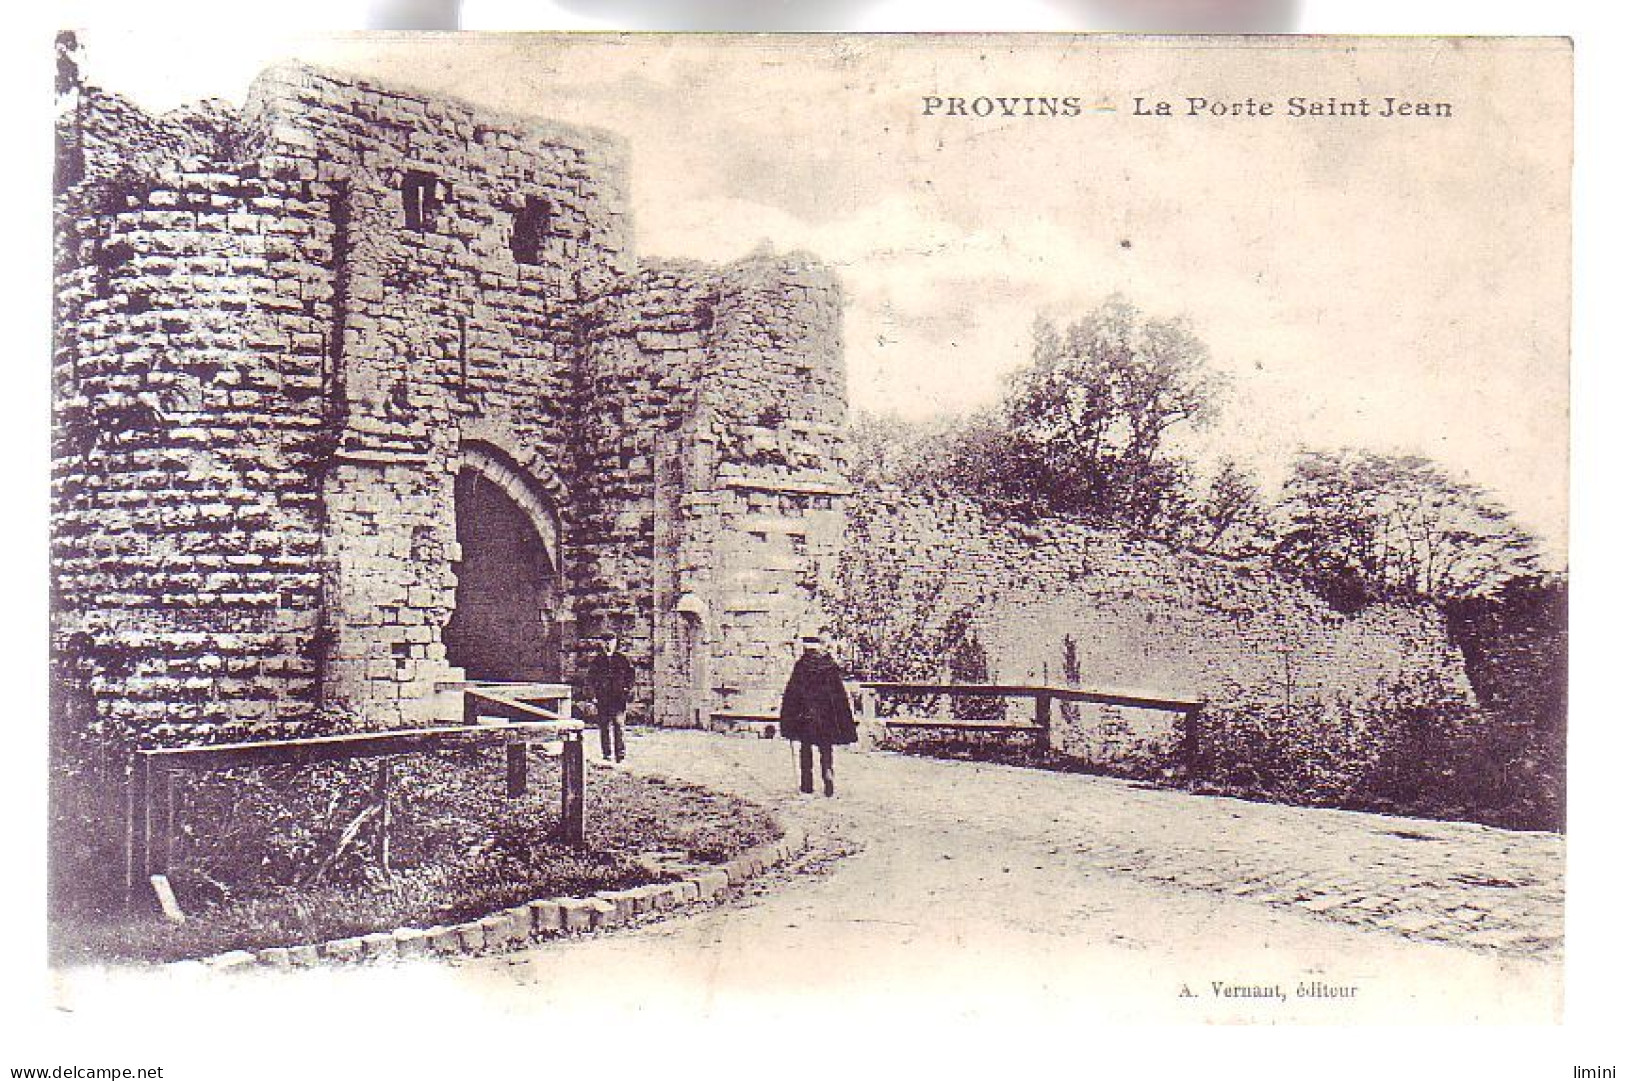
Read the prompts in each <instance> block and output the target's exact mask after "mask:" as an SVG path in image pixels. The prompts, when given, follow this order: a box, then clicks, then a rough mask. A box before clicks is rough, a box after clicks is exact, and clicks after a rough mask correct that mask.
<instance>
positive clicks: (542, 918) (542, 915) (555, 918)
mask: <svg viewBox="0 0 1625 1081" xmlns="http://www.w3.org/2000/svg"><path fill="white" fill-rule="evenodd" d="M525 907H527V908H529V909H530V917H531V926H532V927H534V928H535V930H536V932H537V933H538V934H548V933H551V932H554V931H562V930H563V929H564V911H563V910H562V909H561V908H560V907H559V903H558V902H557V901H554V900H543V901H532V902H531V903H530V904H529V905H527V906H525Z"/></svg>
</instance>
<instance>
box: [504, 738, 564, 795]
mask: <svg viewBox="0 0 1625 1081" xmlns="http://www.w3.org/2000/svg"><path fill="white" fill-rule="evenodd" d="M568 742H569V741H568V740H567V741H566V743H568ZM529 750H530V744H528V743H526V742H525V741H524V740H522V739H512V740H509V741H508V746H507V755H508V798H509V799H518V798H519V797H520V796H523V795H524V794H525V759H526V757H527V754H526V752H527V751H529Z"/></svg>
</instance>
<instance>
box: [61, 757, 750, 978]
mask: <svg viewBox="0 0 1625 1081" xmlns="http://www.w3.org/2000/svg"><path fill="white" fill-rule="evenodd" d="M392 762H393V764H394V765H393V769H394V781H393V785H392V791H393V793H394V795H393V797H392V799H391V801H390V808H389V814H390V826H389V830H388V838H389V840H388V847H387V853H386V852H385V851H384V850H382V849H381V848H380V845H379V837H380V834H379V832H378V829H377V824H378V812H377V810H376V807H377V804H376V803H375V802H374V801H373V799H372V795H371V793H372V783H373V775H374V774H373V770H374V769H375V768H376V767H375V763H371V762H368V763H364V764H354V763H350V764H328V765H322V766H313V767H304V768H299V769H295V768H293V767H275V768H266V769H259V770H240V771H232V772H230V773H224V774H217V775H212V776H209V777H196V778H188V779H187V780H186V782H185V785H186V787H185V789H184V790H183V793H182V812H181V815H180V818H179V832H180V836H179V838H178V845H177V849H176V852H175V855H174V857H173V859H172V861H171V870H170V874H169V880H170V882H171V884H172V885H173V887H174V889H175V892H176V895H177V898H178V900H179V902H180V905H181V908H182V910H183V911H184V912H185V913H186V921H185V922H184V923H181V924H173V923H170V922H167V921H166V920H164V919H163V918H162V917H161V916H159V915H157V914H156V913H153V912H151V911H148V910H147V908H146V907H145V906H143V908H142V910H141V911H140V912H139V913H138V914H136V915H134V916H128V915H126V914H125V913H124V912H123V911H122V907H121V904H120V901H121V892H120V891H121V889H122V880H121V871H122V861H121V853H119V852H118V851H116V844H113V843H110V839H109V837H108V836H107V831H106V830H103V829H99V828H98V823H97V822H95V821H93V820H80V821H77V822H58V823H57V827H58V829H59V831H61V832H60V833H59V836H61V834H67V835H69V841H68V843H63V844H60V845H59V846H58V849H57V850H58V852H60V853H64V854H70V855H67V856H65V858H70V859H71V858H72V856H71V854H72V853H75V852H79V853H81V854H82V856H89V855H91V854H92V853H97V852H99V853H100V859H99V861H94V862H81V863H80V865H79V866H78V867H77V868H75V870H76V872H77V875H76V877H75V880H74V882H73V887H74V888H72V889H67V890H62V891H59V892H58V893H57V895H56V896H55V897H54V898H53V912H52V935H51V953H52V957H53V960H55V961H56V962H57V963H63V964H74V963H105V962H145V961H167V960H177V959H181V958H187V957H198V956H206V955H210V954H215V953H220V952H223V951H226V950H233V949H253V948H263V947H268V946H292V945H300V944H305V943H313V942H321V941H325V940H329V939H335V938H344V937H349V936H354V935H363V934H368V933H371V932H374V931H389V930H393V929H394V928H397V927H407V926H416V927H429V926H434V925H443V924H450V923H456V922H460V921H463V920H467V919H472V918H477V917H479V916H483V915H486V914H488V913H491V912H495V911H498V910H500V909H502V908H506V907H510V906H513V905H516V904H522V903H524V902H527V901H531V900H535V899H537V898H543V897H557V896H586V895H590V894H591V893H592V892H593V891H595V890H601V889H619V888H624V887H628V886H634V885H640V884H643V883H648V882H655V881H661V880H663V879H665V878H669V877H672V875H671V874H669V873H666V872H662V871H660V870H658V869H657V866H655V865H646V862H640V861H639V859H638V858H639V857H640V856H647V855H648V854H651V853H661V854H663V855H664V856H665V857H666V858H669V859H672V860H676V861H679V862H684V863H700V864H714V863H721V862H725V861H727V860H729V859H732V858H733V857H734V856H736V855H738V854H739V853H740V852H742V851H744V850H745V849H747V848H749V847H751V846H753V845H755V844H759V843H761V842H763V841H768V840H772V839H774V838H776V837H777V836H779V835H780V833H781V830H780V828H779V826H778V823H777V822H776V821H775V820H774V818H773V817H772V815H771V814H769V813H768V812H767V811H765V810H763V809H761V808H759V807H756V806H754V805H752V804H750V803H747V802H745V801H744V800H741V799H738V798H736V797H733V796H727V795H722V794H718V793H715V792H711V791H708V790H705V789H701V788H698V787H695V786H692V785H686V784H679V783H675V782H665V781H661V780H659V779H656V778H643V777H636V776H633V775H630V774H627V773H625V772H621V771H610V770H592V771H590V772H589V774H588V777H587V790H586V791H587V803H586V818H587V834H588V836H587V845H586V847H585V848H583V849H574V848H571V847H568V846H566V845H564V844H562V843H559V842H556V841H554V840H553V839H552V837H553V831H554V827H555V825H556V822H557V815H558V798H559V789H558V785H559V776H558V765H557V762H556V761H551V762H548V763H545V764H542V765H540V766H533V768H532V770H531V782H532V783H531V787H530V789H529V791H528V793H527V794H526V795H525V796H523V797H521V798H518V799H508V798H507V797H506V795H505V793H504V790H503V785H504V771H503V761H502V754H501V751H500V750H499V749H489V750H487V749H481V750H470V751H461V752H455V753H450V752H448V753H445V754H435V755H422V756H414V757H403V758H400V759H394V760H392ZM113 821H114V822H116V821H117V819H116V818H115V819H113ZM92 883H94V884H95V886H96V887H97V888H95V889H88V888H86V886H87V885H90V884H92ZM144 900H146V899H144Z"/></svg>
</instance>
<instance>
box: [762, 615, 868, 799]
mask: <svg viewBox="0 0 1625 1081" xmlns="http://www.w3.org/2000/svg"><path fill="white" fill-rule="evenodd" d="M779 732H780V733H781V734H782V735H783V736H784V738H785V739H790V740H800V741H801V790H802V791H803V792H811V791H812V790H813V774H812V768H813V748H814V747H817V748H818V764H819V767H820V771H821V772H822V774H823V779H824V795H826V796H833V795H834V794H835V761H834V747H835V744H837V743H856V742H857V741H858V726H857V723H856V722H854V721H853V719H852V702H851V700H850V699H849V698H848V697H847V693H846V685H845V684H844V683H843V682H842V677H841V669H840V666H839V665H837V664H836V663H835V661H834V660H832V659H831V658H830V655H829V654H828V653H826V652H824V636H823V634H822V633H821V632H819V631H808V632H806V633H804V634H802V636H801V656H800V657H799V658H798V659H797V660H796V666H795V669H794V670H793V671H791V673H790V682H789V683H788V684H787V685H786V686H785V688H784V702H783V704H782V705H780V707H779Z"/></svg>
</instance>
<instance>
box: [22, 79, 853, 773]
mask: <svg viewBox="0 0 1625 1081" xmlns="http://www.w3.org/2000/svg"><path fill="white" fill-rule="evenodd" d="M60 141H61V146H60V154H59V170H58V171H59V177H58V188H59V194H58V199H57V238H58V241H57V268H56V289H57V325H58V335H57V342H56V349H55V357H54V364H55V394H56V401H55V407H56V418H57V424H56V427H55V431H54V434H53V463H54V469H53V479H52V483H53V521H54V530H53V543H52V587H53V594H54V596H53V608H54V622H53V647H54V654H55V657H56V661H57V666H58V668H59V670H60V672H61V673H66V676H67V678H70V679H71V680H73V681H74V682H75V685H76V686H77V687H79V688H81V689H82V693H83V697H84V700H85V702H86V703H87V705H86V706H85V707H84V709H85V711H86V715H87V720H86V722H85V723H86V724H87V725H88V726H89V727H91V728H92V729H94V731H95V732H96V733H97V734H99V735H101V736H103V737H106V738H109V739H114V740H119V741H139V742H143V743H155V742H182V741H195V740H209V739H222V738H249V737H252V736H255V735H276V734H286V733H292V732H295V731H306V730H309V729H310V728H311V727H313V726H314V727H317V728H320V727H394V726H398V725H403V724H414V723H421V722H424V721H427V720H430V719H432V718H434V717H435V716H437V715H446V713H447V710H448V703H447V700H446V699H447V694H448V692H449V691H450V690H452V689H454V688H455V685H456V684H457V683H458V682H459V681H460V680H463V679H465V678H481V679H523V680H534V679H548V680H557V679H568V678H569V677H571V676H572V675H573V674H574V673H575V672H576V670H577V663H578V662H577V657H576V642H577V640H578V639H579V638H580V637H581V636H582V635H583V634H589V633H593V632H596V631H598V630H601V629H614V630H616V631H618V632H619V633H620V635H621V637H622V639H623V641H624V642H625V643H626V649H627V652H628V653H629V655H630V656H631V657H632V659H633V661H634V664H635V667H636V668H637V671H638V686H637V690H636V695H635V703H634V706H633V715H634V718H637V717H647V718H653V719H655V720H657V721H659V722H661V723H667V724H682V725H704V724H707V723H709V722H710V720H711V718H712V717H713V716H714V715H718V714H721V715H726V714H729V713H737V712H744V713H750V712H753V711H760V710H762V709H763V708H765V707H767V706H769V704H770V703H771V701H772V695H773V694H774V693H776V691H777V689H778V688H779V687H780V686H782V682H783V678H784V675H785V674H786V673H787V671H788V669H789V666H790V663H791V661H792V659H793V658H792V653H791V647H792V644H793V640H794V636H795V633H796V629H797V626H798V625H799V624H801V623H803V622H805V621H807V620H808V619H816V618H818V617H819V614H820V613H819V611H818V597H819V596H820V595H821V594H822V593H823V592H824V591H826V590H827V588H828V587H829V585H830V580H831V578H832V576H833V575H834V573H835V567H834V564H835V561H836V559H837V557H838V552H839V546H840V541H841V534H842V521H843V496H844V494H845V491H846V489H845V485H844V482H843V463H842V442H841V432H842V430H843V427H844V422H845V408H846V406H845V378H844V372H843V368H842V360H841V339H840V311H841V308H840V298H839V292H838V289H837V286H836V285H835V283H834V281H833V278H832V277H831V275H830V274H829V273H828V272H827V271H825V270H824V269H823V268H822V267H820V266H818V265H817V264H816V263H814V262H812V261H810V260H808V259H806V258H803V257H789V258H756V259H751V260H747V261H745V262H742V263H738V264H734V265H731V266H726V267H710V266H700V265H691V264H640V263H639V261H638V260H637V258H636V256H635V253H634V250H633V242H632V229H631V223H630V221H629V220H628V216H627V213H626V209H625V207H626V202H627V191H626V184H627V181H626V176H625V160H626V151H625V150H624V148H623V147H622V146H621V145H620V144H619V143H618V142H616V141H615V140H614V139H613V138H612V137H609V136H607V135H605V134H603V133H599V132H593V131H586V130H581V129H576V128H569V127H564V126H560V125H555V124H550V123H547V122H544V121H540V120H536V119H534V118H530V117H513V116H502V115H493V114H491V113H488V112H485V111H482V110H480V109H477V108H473V107H470V106H468V105H465V104H461V103H457V102H452V101H446V100H437V99H433V98H430V97H425V96H422V95H418V94H414V93H409V92H404V91H400V90H393V89H386V88H382V87H378V86H373V85H369V84H366V83H362V82H357V81H354V80H350V79H346V78H342V77H338V76H335V75H332V74H328V73H323V72H319V71H315V70H312V69H309V68H304V67H284V68H277V69H273V70H271V71H269V72H267V73H265V74H264V75H262V76H261V77H260V78H259V79H258V80H257V81H256V83H255V84H254V87H253V89H252V91H251V92H250V95H249V98H248V102H247V104H246V106H245V107H244V108H243V109H242V110H240V111H238V110H234V109H230V108H226V107H221V106H217V105H206V106H199V107H196V108H192V109H188V110H183V111H179V112H176V113H172V114H169V115H167V116H164V117H152V116H148V115H146V114H144V113H142V112H141V111H140V110H138V109H136V108H135V107H133V106H132V105H130V104H129V103H127V102H125V101H122V100H121V99H119V98H117V97H116V96H113V95H109V94H106V93H104V92H102V91H99V90H95V89H92V88H84V87H81V88H76V89H75V90H74V91H73V92H72V93H71V94H70V96H69V98H68V99H67V102H66V106H65V108H64V110H63V113H62V117H61V131H60Z"/></svg>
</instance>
